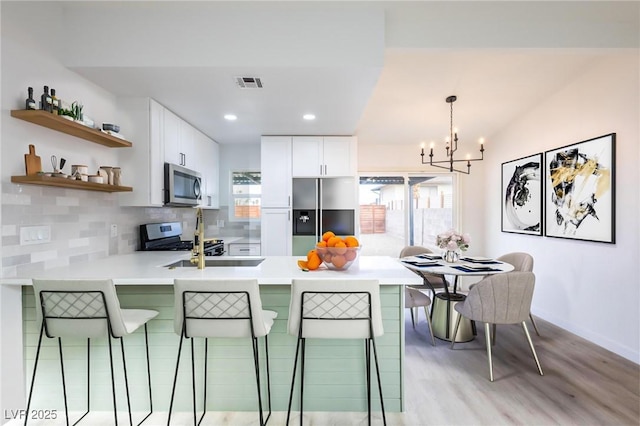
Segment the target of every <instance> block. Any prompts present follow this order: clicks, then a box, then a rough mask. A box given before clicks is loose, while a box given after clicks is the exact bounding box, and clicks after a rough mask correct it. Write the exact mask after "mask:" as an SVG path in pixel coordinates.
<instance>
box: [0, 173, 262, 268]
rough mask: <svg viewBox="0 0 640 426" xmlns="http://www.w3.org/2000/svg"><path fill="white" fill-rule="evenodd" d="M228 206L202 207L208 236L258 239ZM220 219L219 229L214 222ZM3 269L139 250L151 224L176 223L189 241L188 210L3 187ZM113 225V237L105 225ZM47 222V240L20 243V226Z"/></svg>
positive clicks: (99, 195)
mask: <svg viewBox="0 0 640 426" xmlns="http://www.w3.org/2000/svg"><path fill="white" fill-rule="evenodd" d="M228 211H229V210H228V208H226V207H223V208H221V209H220V210H205V212H204V218H205V224H206V229H205V234H206V235H207V237H219V238H225V237H238V238H260V225H259V222H253V223H251V225H248V224H247V222H232V221H229V220H228ZM218 219H220V220H224V223H225V226H224V228H219V227H217V226H216V223H217V220H218ZM2 222H3V223H2V244H3V250H2V254H3V258H2V273H3V277H5V278H10V277H13V276H16V275H17V274H20V275H28V274H30V273H36V272H42V271H44V270H47V269H50V268H55V267H58V266H68V265H71V264H73V263H79V262H87V261H91V260H93V259H99V258H102V257H106V256H110V255H117V254H126V253H131V252H134V251H136V250H138V249H139V247H140V242H139V226H140V225H141V224H143V223H152V222H181V223H182V227H183V239H187V240H191V239H193V234H194V232H195V210H194V209H192V208H169V207H162V208H153V207H120V206H119V205H118V194H117V193H113V194H112V193H103V192H92V191H83V190H76V189H63V188H53V187H44V186H34V185H17V184H13V183H4V184H3V185H2ZM112 224H116V225H118V236H117V237H110V233H109V231H110V227H111V225H112ZM34 225H49V226H50V227H51V242H50V243H46V244H41V245H35V246H21V245H20V241H19V238H17V235H19V233H20V227H22V226H34Z"/></svg>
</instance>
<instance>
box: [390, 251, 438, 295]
mask: <svg viewBox="0 0 640 426" xmlns="http://www.w3.org/2000/svg"><path fill="white" fill-rule="evenodd" d="M431 253H433V251H431V250H429V249H428V248H426V247H422V246H406V247H405V248H403V249H402V250H401V251H400V256H399V257H400V258H403V257H407V256H417V255H419V254H431ZM412 271H413V272H415V273H416V274H418V275H419V276H421V277H422V281H423V284H422V285H412V286H411V287H413V288H417V289H419V290H429V291H430V292H431V296H432V298H434V297H436V289H437V288H445V286H448V285H449V283H448V282H447V280H445V278H444V277H443V276H442V275H438V274H430V273H428V272H422V271H416V270H414V269H412Z"/></svg>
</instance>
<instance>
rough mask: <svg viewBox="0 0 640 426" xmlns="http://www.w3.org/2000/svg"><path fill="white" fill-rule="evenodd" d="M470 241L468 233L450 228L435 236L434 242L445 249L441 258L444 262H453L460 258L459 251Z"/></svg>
mask: <svg viewBox="0 0 640 426" xmlns="http://www.w3.org/2000/svg"><path fill="white" fill-rule="evenodd" d="M469 243H471V237H470V236H469V234H462V233H460V232H458V231H456V230H454V229H450V230H448V231H446V232H443V233H442V234H439V235H438V237H437V238H436V244H437V246H438V247H440V248H441V249H443V250H445V252H444V254H443V255H442V258H443V259H444V261H445V262H448V263H455V262H457V261H458V260H460V252H461V251H466V250H467V249H468V248H469Z"/></svg>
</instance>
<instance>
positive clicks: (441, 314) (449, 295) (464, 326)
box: [400, 253, 514, 342]
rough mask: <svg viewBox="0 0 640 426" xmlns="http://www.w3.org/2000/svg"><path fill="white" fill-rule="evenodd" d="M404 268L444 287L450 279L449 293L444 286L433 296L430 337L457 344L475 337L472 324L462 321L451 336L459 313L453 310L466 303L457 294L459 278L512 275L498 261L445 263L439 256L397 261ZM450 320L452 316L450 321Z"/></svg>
mask: <svg viewBox="0 0 640 426" xmlns="http://www.w3.org/2000/svg"><path fill="white" fill-rule="evenodd" d="M400 262H402V264H403V265H404V266H406V267H407V268H409V269H411V270H413V271H414V272H416V273H417V274H418V275H422V276H423V277H425V276H428V275H437V276H440V277H441V278H442V280H443V281H444V282H445V283H446V282H447V281H446V278H445V277H446V276H452V277H453V284H452V286H451V290H449V287H448V286H447V285H444V286H443V290H444V291H443V292H440V293H436V294H435V300H434V301H433V306H432V309H431V316H432V321H431V323H432V326H433V335H434V336H435V337H437V338H439V339H442V340H447V341H451V340H453V339H455V341H456V342H468V341H470V340H472V339H473V337H474V335H475V329H474V324H473V322H471V321H470V320H467V319H464V318H463V321H461V324H460V326H459V327H458V333H457V334H456V336H452V334H453V325H454V324H455V320H457V315H458V313H457V312H456V311H455V310H454V308H453V307H454V306H455V304H456V303H459V302H462V301H464V300H465V299H466V295H465V294H463V293H459V292H458V282H459V277H465V276H472V277H473V276H475V277H478V276H480V277H484V276H486V275H493V274H501V273H505V272H510V271H513V269H514V266H513V265H511V264H509V263H506V262H502V261H499V260H497V259H493V258H489V257H480V256H461V257H460V258H459V260H458V261H456V262H446V261H445V260H444V259H443V256H442V255H441V254H436V253H423V254H418V255H415V256H407V257H403V258H401V259H400ZM452 316H454V317H453V318H452Z"/></svg>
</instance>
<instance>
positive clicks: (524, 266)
mask: <svg viewBox="0 0 640 426" xmlns="http://www.w3.org/2000/svg"><path fill="white" fill-rule="evenodd" d="M497 260H499V261H501V262H505V263H509V264H511V265H513V270H514V271H516V272H518V271H520V272H533V256H531V255H530V254H529V253H521V252H513V253H507V254H503V255H502V256H500V257H498V259H497ZM529 319H530V320H531V324H532V325H533V329H534V330H535V332H536V334H537V335H538V336H539V335H540V331H538V326H537V325H536V322H535V320H534V319H533V315H531V312H529Z"/></svg>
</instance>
